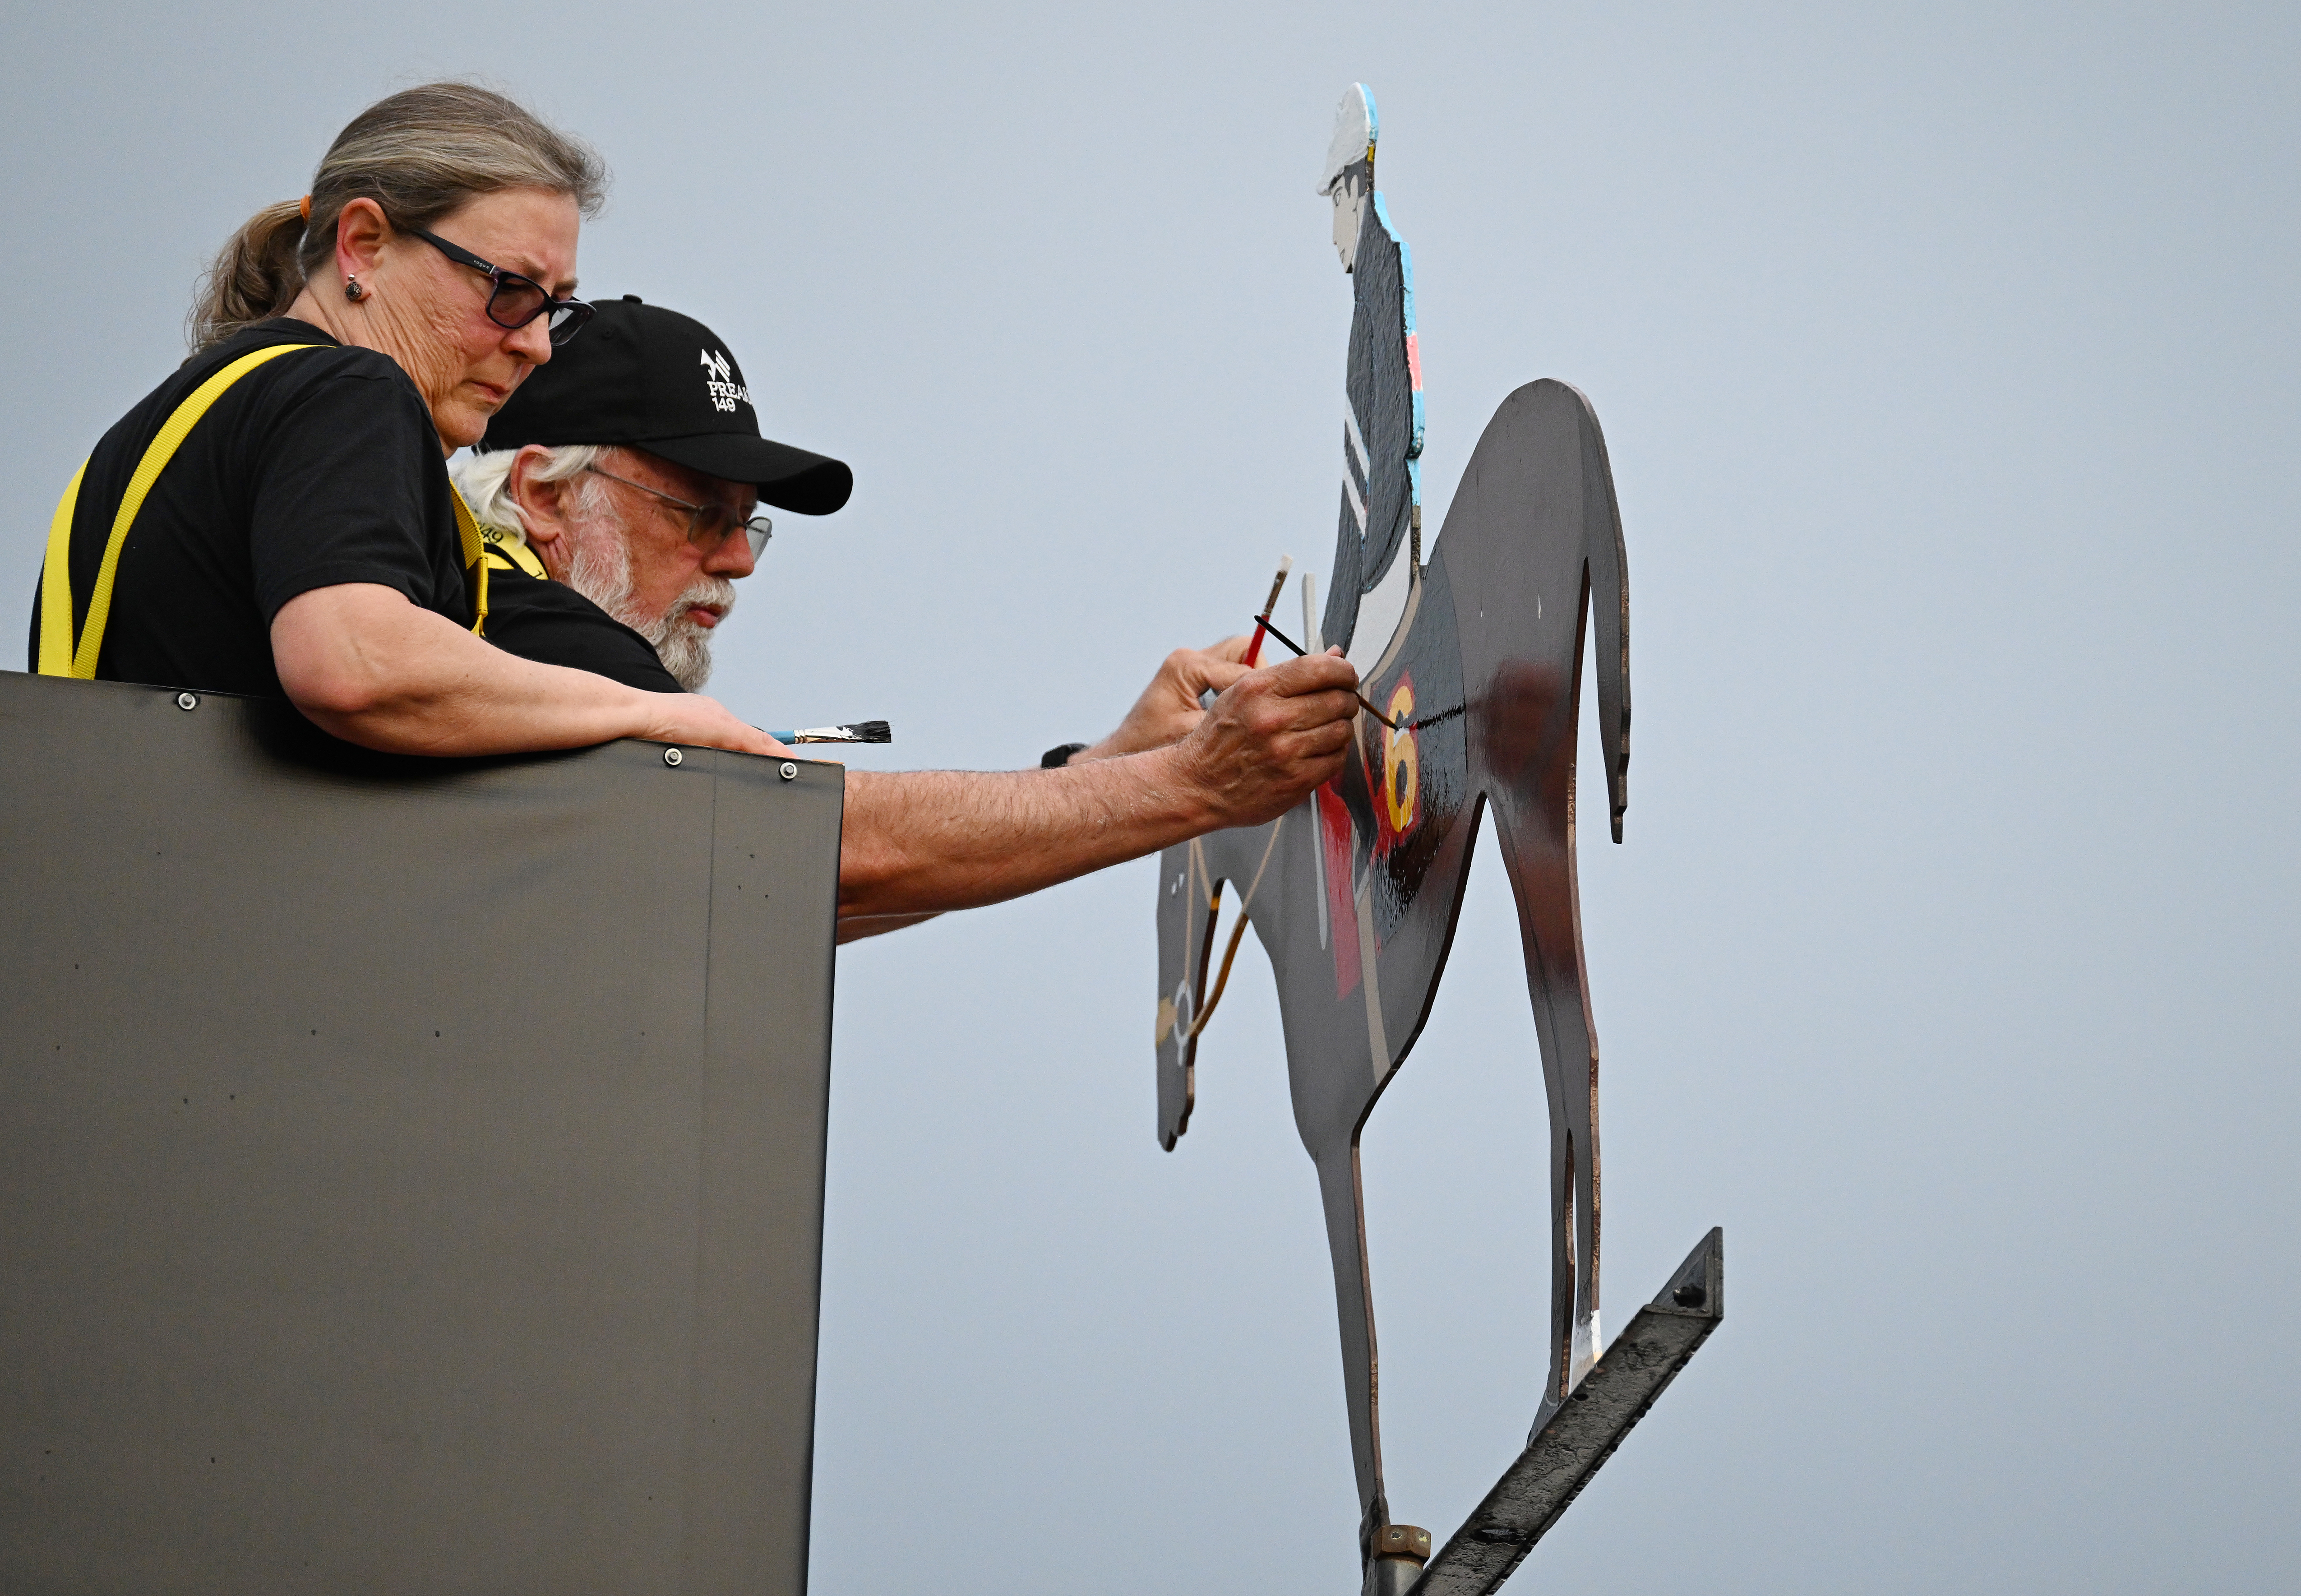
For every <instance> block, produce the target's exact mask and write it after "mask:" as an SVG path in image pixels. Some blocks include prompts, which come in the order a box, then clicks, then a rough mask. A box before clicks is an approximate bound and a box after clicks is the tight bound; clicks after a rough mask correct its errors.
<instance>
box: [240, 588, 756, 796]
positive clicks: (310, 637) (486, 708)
mask: <svg viewBox="0 0 2301 1596" xmlns="http://www.w3.org/2000/svg"><path fill="white" fill-rule="evenodd" d="M272 663H273V664H274V665H275V666H277V668H278V669H279V672H280V685H281V686H282V687H283V688H285V689H287V692H288V697H289V699H290V700H291V701H292V702H293V703H294V704H295V706H296V707H297V709H299V710H301V711H303V713H304V714H305V717H306V718H307V719H309V720H310V721H311V722H312V723H314V725H316V726H318V727H320V728H321V730H322V731H328V732H331V733H332V734H333V735H335V736H337V737H340V738H342V739H343V740H345V741H347V742H355V743H357V744H359V745H360V746H361V747H362V748H378V749H381V750H382V751H384V752H386V753H393V754H435V755H452V754H517V753H530V752H534V751H539V750H542V749H547V748H588V747H590V745H591V744H593V743H602V742H609V741H612V740H615V739H616V738H618V737H642V738H647V739H649V740H653V741H657V742H684V743H691V744H693V745H695V746H697V747H699V748H733V749H736V750H738V751H740V752H742V753H746V754H782V753H787V752H788V751H789V750H787V749H786V748H784V747H783V746H782V744H781V743H779V742H777V741H776V740H774V738H772V737H769V736H768V735H767V734H766V732H764V731H759V730H758V729H757V728H756V727H752V726H747V725H745V724H744V723H742V722H741V721H739V720H737V719H736V718H735V717H734V716H733V715H732V714H728V713H727V711H726V710H724V709H723V708H722V707H720V706H719V704H718V703H717V701H716V700H715V699H711V698H699V697H698V696H697V695H695V694H693V693H648V692H641V691H640V689H637V688H632V687H625V686H623V684H622V683H620V682H616V681H609V680H608V679H607V677H605V676H595V675H593V674H592V673H590V672H589V671H575V670H570V669H568V668H566V667H565V666H562V665H546V664H536V663H535V662H533V661H531V660H524V659H521V658H519V657H517V656H515V655H510V654H506V653H505V652H504V651H503V650H502V649H500V648H496V647H495V646H494V645H493V644H490V643H487V642H483V641H481V639H479V638H476V637H474V636H473V635H472V634H471V633H470V632H469V631H465V630H464V628H462V627H461V626H458V625H456V623H454V622H453V621H450V620H448V618H447V617H446V616H444V615H440V614H435V613H434V612H432V611H431V610H427V609H424V608H422V607H420V606H416V605H414V604H411V603H409V602H408V600H407V598H406V597H405V596H404V595H403V594H401V593H400V592H399V591H398V590H397V589H392V588H387V587H384V586H382V585H381V584H380V583H376V582H347V583H343V584H341V585H339V586H337V587H330V588H314V589H312V590H311V591H309V592H307V593H303V594H299V595H298V596H297V597H294V598H292V599H290V600H289V601H288V603H287V604H285V605H283V606H280V613H279V614H277V615H276V616H274V617H273V618H272Z"/></svg>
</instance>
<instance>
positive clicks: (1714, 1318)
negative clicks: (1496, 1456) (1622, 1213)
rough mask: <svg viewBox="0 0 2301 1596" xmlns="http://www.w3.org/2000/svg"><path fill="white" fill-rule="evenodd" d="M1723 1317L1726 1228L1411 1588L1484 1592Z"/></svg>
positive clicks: (1649, 1308) (1431, 1595)
mask: <svg viewBox="0 0 2301 1596" xmlns="http://www.w3.org/2000/svg"><path fill="white" fill-rule="evenodd" d="M1725 1316H1726V1233H1725V1232H1724V1231H1723V1230H1722V1229H1719V1230H1713V1231H1711V1233H1709V1234H1708V1235H1706V1236H1704V1237H1703V1238H1702V1241H1701V1244H1700V1245H1699V1246H1697V1247H1695V1248H1694V1251H1693V1253H1692V1254H1691V1255H1690V1256H1688V1258H1686V1262H1685V1263H1684V1264H1683V1265H1682V1266H1679V1268H1678V1273H1677V1274H1673V1275H1671V1276H1670V1278H1669V1284H1668V1285H1665V1286H1664V1287H1662V1289H1661V1292H1660V1293H1659V1294H1658V1295H1657V1296H1656V1297H1655V1298H1654V1299H1653V1301H1652V1302H1649V1303H1647V1304H1646V1305H1645V1307H1644V1308H1640V1309H1638V1311H1637V1313H1636V1316H1633V1317H1632V1318H1631V1320H1630V1322H1629V1324H1627V1326H1625V1327H1624V1329H1623V1331H1622V1333H1621V1334H1620V1335H1619V1337H1617V1338H1616V1339H1615V1341H1614V1344H1613V1345H1612V1346H1611V1347H1608V1348H1607V1349H1606V1351H1605V1354H1604V1356H1602V1358H1599V1359H1598V1361H1597V1363H1596V1364H1594V1366H1592V1367H1591V1370H1590V1372H1589V1374H1588V1375H1585V1376H1584V1377H1583V1380H1582V1383H1580V1384H1579V1385H1577V1386H1576V1387H1575V1388H1574V1391H1573V1394H1572V1395H1571V1396H1569V1397H1568V1398H1567V1399H1566V1400H1565V1401H1564V1402H1562V1403H1560V1404H1559V1406H1558V1408H1557V1409H1556V1410H1555V1411H1554V1412H1552V1414H1551V1416H1550V1417H1549V1420H1548V1422H1546V1423H1544V1425H1542V1426H1541V1427H1540V1428H1539V1429H1537V1430H1536V1431H1535V1433H1534V1434H1533V1435H1532V1436H1531V1437H1529V1438H1528V1439H1527V1444H1526V1450H1524V1451H1523V1452H1520V1453H1519V1456H1518V1458H1517V1460H1516V1461H1514V1462H1513V1463H1511V1465H1510V1466H1509V1467H1508V1468H1506V1469H1504V1470H1503V1471H1502V1478H1501V1479H1499V1480H1497V1481H1495V1482H1494V1489H1493V1490H1492V1491H1489V1492H1486V1498H1485V1500H1484V1501H1482V1502H1480V1503H1479V1504H1478V1506H1477V1510H1476V1511H1474V1512H1473V1513H1472V1514H1471V1515H1470V1517H1468V1519H1466V1520H1464V1522H1463V1525H1462V1527H1461V1528H1460V1529H1458V1530H1456V1531H1455V1532H1454V1533H1453V1535H1452V1538H1451V1539H1449V1540H1448V1541H1447V1542H1446V1544H1445V1545H1444V1546H1443V1547H1441V1548H1439V1550H1438V1555H1437V1556H1435V1557H1434V1558H1431V1559H1430V1562H1429V1566H1428V1567H1426V1568H1425V1569H1424V1570H1423V1573H1422V1577H1421V1578H1420V1579H1419V1580H1418V1581H1416V1582H1415V1583H1414V1586H1413V1591H1412V1596H1489V1593H1490V1592H1494V1591H1496V1590H1499V1589H1500V1588H1501V1587H1502V1582H1503V1581H1504V1580H1506V1579H1508V1578H1509V1577H1510V1574H1511V1572H1512V1571H1513V1570H1514V1569H1516V1568H1517V1567H1518V1566H1519V1564H1520V1563H1521V1562H1523V1561H1525V1559H1526V1554H1527V1552H1529V1551H1532V1550H1534V1543H1535V1542H1537V1541H1539V1540H1541V1539H1542V1537H1543V1536H1544V1534H1546V1533H1549V1530H1550V1526H1551V1525H1553V1524H1556V1523H1557V1522H1558V1520H1559V1517H1560V1515H1561V1514H1563V1513H1564V1512H1565V1511H1566V1508H1567V1507H1568V1505H1569V1503H1571V1502H1572V1501H1573V1500H1574V1499H1575V1498H1576V1497H1577V1496H1578V1495H1580V1494H1581V1493H1582V1487H1583V1486H1585V1485H1586V1484H1588V1483H1590V1479H1591V1476H1592V1475H1595V1474H1596V1473H1597V1472H1598V1470H1599V1468H1600V1467H1601V1466H1603V1465H1604V1463H1605V1461H1606V1459H1607V1458H1611V1457H1612V1456H1613V1455H1614V1449H1615V1448H1616V1447H1618V1446H1619V1445H1621V1444H1622V1438H1623V1437H1624V1436H1626V1435H1627V1434H1628V1433H1630V1427H1631V1426H1632V1425H1635V1424H1636V1423H1637V1422H1638V1421H1639V1420H1640V1419H1642V1418H1644V1416H1646V1410H1647V1409H1648V1408H1652V1407H1653V1405H1654V1400H1655V1399H1656V1398H1658V1397H1660V1396H1661V1393H1662V1391H1663V1390H1664V1389H1665V1388H1667V1387H1668V1386H1669V1383H1670V1382H1671V1381H1672V1380H1674V1379H1676V1378H1677V1377H1678V1370H1680V1369H1682V1368H1684V1367H1685V1366H1686V1360H1687V1359H1688V1358H1692V1357H1693V1356H1694V1353H1695V1351H1696V1350H1698V1349H1700V1347H1701V1345H1702V1343H1703V1341H1707V1340H1709V1339H1710V1333H1711V1331H1713V1330H1715V1329H1717V1328H1718V1324H1719V1321H1720V1320H1721V1319H1723V1318H1724V1317H1725Z"/></svg>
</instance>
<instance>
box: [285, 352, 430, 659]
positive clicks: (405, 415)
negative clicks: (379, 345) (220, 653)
mask: <svg viewBox="0 0 2301 1596" xmlns="http://www.w3.org/2000/svg"><path fill="white" fill-rule="evenodd" d="M447 496H448V485H447V471H446V466H445V464H443V462H442V459H441V455H440V453H439V435H438V434H437V432H435V431H434V430H433V429H432V426H431V417H430V416H429V415H427V414H424V410H423V401H422V400H421V399H420V398H419V397H417V395H416V393H415V391H414V389H413V388H412V387H411V386H409V385H408V384H407V383H406V380H404V379H399V378H397V377H396V376H391V375H384V374H377V375H370V374H367V373H365V372H357V371H350V372H331V373H329V374H328V375H327V376H325V377H324V378H323V379H322V380H318V381H315V382H313V383H311V384H310V385H309V386H308V388H305V389H304V391H301V392H299V393H297V394H295V395H294V397H292V398H291V399H290V400H289V403H287V404H286V405H284V406H283V407H282V408H281V409H280V412H279V413H278V414H277V415H276V416H275V417H274V418H272V422H271V425H270V426H269V427H268V428H267V429H266V431H265V435H264V438H263V439H261V440H260V441H259V444H258V456H257V460H256V471H255V485H254V493H253V497H252V501H251V504H250V506H249V508H250V514H249V526H248V539H249V555H250V559H251V562H252V569H253V573H254V577H255V601H256V604H257V606H258V607H259V608H260V609H261V610H262V612H263V615H264V623H265V624H267V625H269V624H270V623H271V622H272V618H273V617H274V616H276V615H277V614H279V613H280V608H281V606H284V605H286V604H287V603H288V601H289V600H290V599H292V598H294V597H297V595H299V594H302V593H307V592H310V591H311V590H312V589H314V588H329V587H335V586H339V585H340V584H342V583H346V582H374V583H378V584H380V585H381V586H384V587H388V588H391V589H396V590H397V591H398V592H400V593H403V594H405V595H406V597H407V598H408V600H409V601H410V602H411V603H414V604H416V605H420V606H423V607H424V608H426V609H431V610H436V611H438V612H439V614H444V615H448V616H449V617H451V618H454V617H456V616H458V615H460V614H462V612H463V610H464V603H465V601H464V593H463V579H462V572H461V562H460V557H459V553H458V550H457V548H456V542H455V526H454V521H453V512H452V511H451V510H450V509H449V508H448V497H447Z"/></svg>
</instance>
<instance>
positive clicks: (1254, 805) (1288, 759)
mask: <svg viewBox="0 0 2301 1596" xmlns="http://www.w3.org/2000/svg"><path fill="white" fill-rule="evenodd" d="M1358 684H1359V673H1358V671H1357V669H1356V668H1355V667H1353V666H1352V665H1351V663H1350V662H1349V661H1348V660H1346V659H1344V658H1343V657H1342V652H1341V650H1340V649H1330V650H1328V651H1327V652H1326V653H1325V654H1313V655H1309V656H1305V657H1303V658H1301V659H1290V660H1288V661H1286V662H1285V663H1284V664H1277V665H1269V666H1266V667H1264V668H1262V669H1260V670H1255V671H1241V672H1240V673H1238V675H1237V677H1236V680H1235V681H1234V684H1233V685H1232V686H1231V687H1230V688H1229V689H1226V691H1225V692H1224V693H1223V695H1222V697H1220V698H1217V699H1216V700H1215V704H1214V707H1213V708H1212V709H1209V710H1208V711H1206V712H1205V714H1204V716H1203V718H1202V719H1201V722H1200V723H1199V724H1198V726H1197V727H1196V729H1195V730H1193V731H1192V733H1191V735H1190V736H1189V737H1188V738H1187V739H1186V740H1184V742H1183V743H1182V744H1181V746H1179V747H1178V748H1176V753H1177V754H1178V755H1180V756H1183V757H1184V768H1185V769H1186V770H1187V771H1188V772H1189V773H1190V776H1191V779H1192V782H1193V784H1194V785H1195V786H1196V787H1197V788H1198V790H1199V793H1200V796H1201V798H1202V799H1203V800H1204V802H1205V803H1206V804H1207V806H1208V807H1209V810H1210V812H1211V813H1212V814H1213V815H1214V817H1215V820H1216V823H1217V825H1219V826H1252V825H1260V824H1262V823H1264V822H1266V821H1269V820H1274V819H1276V818H1277V817H1278V816H1279V815H1284V813H1285V812H1286V811H1287V810H1289V809H1291V808H1293V806H1295V805H1297V804H1299V803H1301V801H1302V799H1303V797H1304V795H1306V794H1307V793H1309V790H1311V789H1312V788H1314V787H1317V786H1318V785H1319V784H1320V783H1321V782H1325V781H1332V780H1333V779H1334V777H1335V775H1336V774H1337V773H1340V772H1341V770H1342V768H1343V759H1344V757H1345V756H1347V754H1348V752H1349V750H1350V747H1351V722H1352V721H1353V720H1354V719H1355V718H1356V717H1357V715H1358V714H1359V701H1358V698H1357V697H1356V696H1355V695H1356V691H1357V688H1358Z"/></svg>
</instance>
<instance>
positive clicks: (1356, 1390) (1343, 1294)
mask: <svg viewBox="0 0 2301 1596" xmlns="http://www.w3.org/2000/svg"><path fill="white" fill-rule="evenodd" d="M1318 1195H1319V1198H1320V1199H1321V1201H1322V1205H1323V1206H1324V1207H1325V1209H1326V1248H1327V1250H1328V1252H1329V1253H1330V1254H1332V1256H1333V1258H1334V1264H1335V1317H1336V1319H1337V1321H1338V1322H1339V1323H1340V1324H1341V1325H1342V1332H1343V1392H1344V1395H1345V1396H1346V1398H1347V1399H1348V1400H1349V1403H1350V1414H1351V1464H1352V1465H1353V1466H1355V1468H1356V1470H1357V1473H1358V1487H1359V1552H1360V1559H1361V1561H1363V1560H1364V1559H1365V1558H1368V1557H1369V1556H1370V1555H1371V1549H1372V1547H1373V1544H1374V1536H1375V1533H1376V1532H1377V1531H1378V1530H1380V1529H1381V1528H1382V1526H1383V1525H1385V1524H1387V1523H1388V1522H1389V1521H1390V1503H1389V1501H1388V1500H1387V1499H1386V1498H1385V1496H1384V1494H1383V1488H1382V1420H1381V1411H1380V1396H1381V1392H1380V1382H1379V1380H1378V1378H1377V1375H1376V1363H1375V1348H1374V1285H1373V1282H1372V1281H1371V1279H1370V1278H1369V1277H1368V1274H1367V1254H1366V1210H1365V1205H1364V1203H1363V1202H1362V1200H1361V1199H1360V1190H1359V1147H1358V1138H1357V1137H1356V1136H1352V1137H1351V1138H1350V1139H1349V1140H1348V1141H1344V1142H1342V1143H1340V1144H1338V1145H1333V1146H1329V1147H1326V1148H1325V1149H1321V1150H1320V1151H1319V1153H1318Z"/></svg>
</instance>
